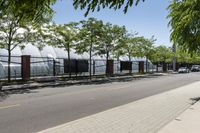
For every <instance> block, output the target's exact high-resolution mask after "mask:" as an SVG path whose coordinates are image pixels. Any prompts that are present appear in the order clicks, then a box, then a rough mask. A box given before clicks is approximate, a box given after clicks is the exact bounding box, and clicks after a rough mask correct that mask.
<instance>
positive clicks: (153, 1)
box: [53, 0, 171, 46]
mask: <svg viewBox="0 0 200 133" xmlns="http://www.w3.org/2000/svg"><path fill="white" fill-rule="evenodd" d="M72 4H73V1H72V0H59V1H58V2H57V3H56V4H55V5H54V6H53V9H54V10H55V12H56V13H55V16H54V18H53V21H54V22H56V23H59V24H63V23H68V22H71V21H80V20H82V19H87V18H88V17H95V18H97V19H101V20H103V21H104V22H111V23H113V24H118V25H125V26H126V27H127V29H128V30H129V31H130V32H135V31H136V32H138V33H139V35H141V36H145V37H147V38H150V37H151V36H152V35H154V36H155V38H156V39H157V41H156V45H166V46H171V43H170V39H169V36H170V28H169V27H168V20H167V18H166V17H167V14H168V10H167V6H168V5H169V1H167V0H146V1H145V2H144V3H143V2H141V3H140V4H139V5H138V6H137V7H131V8H129V10H128V12H127V13H126V14H124V13H123V12H122V10H118V11H114V10H112V9H102V10H101V11H100V12H94V13H90V14H89V15H88V17H86V18H85V17H84V13H85V11H82V10H75V9H74V7H73V5H72Z"/></svg>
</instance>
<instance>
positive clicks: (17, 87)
mask: <svg viewBox="0 0 200 133" xmlns="http://www.w3.org/2000/svg"><path fill="white" fill-rule="evenodd" d="M166 75H167V74H161V73H159V74H146V75H134V76H122V77H110V78H101V79H93V80H82V81H77V82H76V81H75V82H73V81H72V82H69V81H56V82H46V83H36V82H35V83H32V84H23V85H10V86H2V85H1V84H0V91H12V90H20V89H21V90H23V89H24V90H25V89H38V88H44V87H60V86H72V85H78V84H91V83H101V82H103V83H109V82H115V80H125V79H136V78H143V77H148V76H166Z"/></svg>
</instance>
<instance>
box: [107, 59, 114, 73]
mask: <svg viewBox="0 0 200 133" xmlns="http://www.w3.org/2000/svg"><path fill="white" fill-rule="evenodd" d="M113 67H114V65H113V60H107V62H106V75H107V76H112V75H113V73H114V72H113V71H114V70H113Z"/></svg>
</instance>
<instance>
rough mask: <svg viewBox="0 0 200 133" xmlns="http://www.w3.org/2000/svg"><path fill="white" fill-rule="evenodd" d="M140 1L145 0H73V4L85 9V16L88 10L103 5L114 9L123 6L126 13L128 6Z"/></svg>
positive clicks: (99, 7)
mask: <svg viewBox="0 0 200 133" xmlns="http://www.w3.org/2000/svg"><path fill="white" fill-rule="evenodd" d="M140 1H145V0H74V3H73V5H74V7H75V8H80V9H81V10H83V9H86V13H85V16H87V15H88V13H89V12H90V11H92V12H93V11H95V10H97V11H99V10H101V8H105V7H108V8H110V9H114V10H117V9H120V8H124V10H123V11H124V13H126V12H127V10H128V8H129V7H131V6H133V5H138V3H139V2H140Z"/></svg>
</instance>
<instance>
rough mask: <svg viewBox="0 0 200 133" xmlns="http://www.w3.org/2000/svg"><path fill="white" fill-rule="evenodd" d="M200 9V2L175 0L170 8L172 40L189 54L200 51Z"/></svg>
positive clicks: (195, 0) (196, 0) (197, 0)
mask: <svg viewBox="0 0 200 133" xmlns="http://www.w3.org/2000/svg"><path fill="white" fill-rule="evenodd" d="M199 7H200V1H199V0H173V2H171V4H170V5H169V8H168V9H169V15H168V17H169V19H170V23H169V24H170V25H171V27H172V32H171V40H172V41H173V42H174V43H176V44H177V45H178V46H180V47H182V48H184V49H185V50H188V51H189V52H198V51H199V49H200V28H199V27H200V23H199V21H200V15H199V14H200V8H199Z"/></svg>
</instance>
